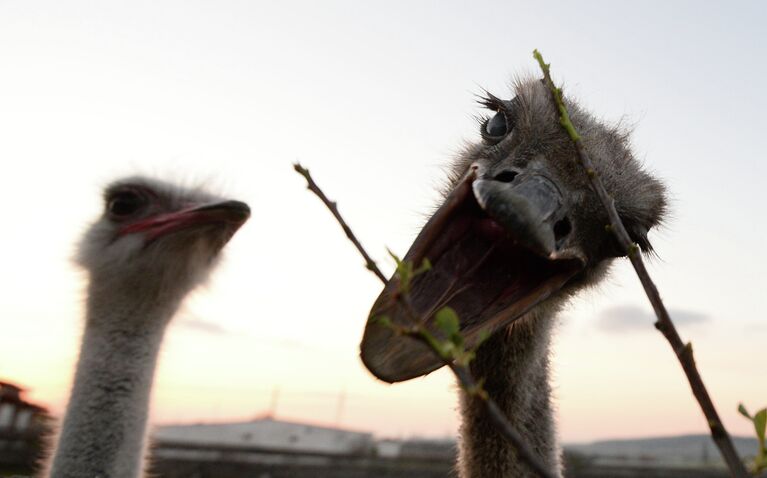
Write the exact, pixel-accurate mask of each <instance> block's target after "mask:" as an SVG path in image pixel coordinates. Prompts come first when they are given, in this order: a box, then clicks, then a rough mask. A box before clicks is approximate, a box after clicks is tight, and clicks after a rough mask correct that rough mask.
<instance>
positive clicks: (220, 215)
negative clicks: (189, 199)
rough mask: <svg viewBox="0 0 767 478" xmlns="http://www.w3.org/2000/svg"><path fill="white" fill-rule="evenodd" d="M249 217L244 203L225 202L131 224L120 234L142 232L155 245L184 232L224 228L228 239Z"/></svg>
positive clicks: (191, 208) (187, 209)
mask: <svg viewBox="0 0 767 478" xmlns="http://www.w3.org/2000/svg"><path fill="white" fill-rule="evenodd" d="M249 217H250V207H248V205H247V204H245V203H244V202H240V201H221V202H215V203H210V204H203V205H201V206H195V207H190V208H186V209H181V210H180V211H175V212H171V213H167V214H160V215H157V216H152V217H149V218H147V219H144V220H142V221H138V222H134V223H131V224H127V225H126V226H125V227H123V228H122V229H121V230H120V235H124V234H130V233H136V232H141V233H144V234H146V237H147V242H151V241H153V240H155V239H157V238H159V237H162V236H166V235H168V234H170V233H173V232H176V231H180V230H185V229H190V228H195V227H200V226H220V227H221V229H223V230H224V232H225V233H227V234H228V237H227V239H228V238H229V237H231V236H232V235H233V234H234V233H235V232H236V231H237V229H239V228H240V226H242V225H243V224H244V223H245V221H247V220H248V218H249Z"/></svg>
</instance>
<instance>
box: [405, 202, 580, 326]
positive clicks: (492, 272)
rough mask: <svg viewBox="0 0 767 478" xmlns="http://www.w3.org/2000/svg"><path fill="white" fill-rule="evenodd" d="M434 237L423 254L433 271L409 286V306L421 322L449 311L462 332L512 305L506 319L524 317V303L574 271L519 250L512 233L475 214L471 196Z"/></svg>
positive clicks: (479, 211) (562, 263)
mask: <svg viewBox="0 0 767 478" xmlns="http://www.w3.org/2000/svg"><path fill="white" fill-rule="evenodd" d="M437 233H438V234H439V236H438V237H437V238H436V240H435V241H434V243H433V245H432V247H431V248H430V250H429V251H424V254H423V255H424V256H425V257H427V258H429V260H430V261H431V263H432V268H431V270H430V271H429V272H428V273H425V274H422V275H420V276H418V277H416V279H415V280H414V281H413V284H412V288H411V302H412V304H413V308H414V309H415V311H416V312H417V313H418V316H419V317H422V318H425V319H426V320H428V318H429V317H431V316H432V315H433V314H434V313H435V312H436V311H437V310H439V309H440V308H442V307H444V306H449V307H451V308H453V309H454V310H455V311H456V313H457V314H458V316H459V317H460V318H461V328H462V329H463V330H465V331H467V332H469V331H472V330H471V329H473V328H474V327H475V326H482V325H483V320H482V319H483V318H485V319H489V318H492V317H495V316H496V315H498V314H500V313H502V312H504V310H505V309H507V308H508V307H510V306H511V305H512V304H519V305H521V307H514V308H513V310H511V311H509V313H514V312H517V313H523V312H524V311H526V310H527V309H528V308H529V305H532V304H528V303H527V302H529V301H526V300H525V298H526V297H529V296H530V295H531V294H533V293H534V292H535V290H536V289H537V288H539V287H541V286H545V285H546V284H547V281H548V279H550V278H553V277H557V276H560V275H562V274H563V273H567V272H568V271H569V270H571V269H572V266H573V264H568V261H552V260H550V259H548V258H544V257H541V256H539V255H537V254H535V253H533V252H532V251H530V250H528V249H527V248H525V247H524V246H522V245H520V244H519V243H518V242H517V241H516V240H515V239H514V236H513V233H511V232H510V231H507V230H505V229H504V228H503V227H502V226H501V225H500V224H499V223H498V222H496V221H495V220H494V219H492V218H491V217H489V216H488V215H487V214H486V213H485V212H484V211H483V210H482V209H481V208H480V206H479V205H478V204H477V202H476V200H475V199H474V196H473V195H472V194H468V195H466V198H465V200H464V201H463V202H462V203H461V204H460V206H459V207H458V208H457V209H456V211H455V212H454V213H453V220H452V221H450V222H449V223H448V224H447V225H446V227H445V230H443V231H442V232H441V233H439V231H438V232H437ZM406 259H407V258H406ZM568 278H569V277H568ZM534 295H535V296H536V297H537V298H539V299H540V297H538V295H537V294H534ZM536 302H537V301H536ZM504 315H505V314H504ZM487 325H488V326H492V325H493V324H492V323H488V324H487Z"/></svg>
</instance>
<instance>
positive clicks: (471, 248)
mask: <svg viewBox="0 0 767 478" xmlns="http://www.w3.org/2000/svg"><path fill="white" fill-rule="evenodd" d="M514 92H515V96H514V98H513V99H512V100H502V99H499V98H497V97H495V96H493V95H490V94H488V95H486V97H484V98H483V99H482V100H481V103H482V104H483V105H484V106H485V107H487V108H488V109H489V110H490V111H491V112H493V113H494V114H493V116H491V117H489V118H486V119H483V120H482V121H481V125H480V135H481V141H478V142H476V143H474V144H471V145H468V146H467V147H466V148H465V149H464V151H463V152H462V153H461V154H460V156H459V157H458V158H457V159H456V160H455V161H454V162H453V164H452V167H451V168H450V174H449V180H448V187H447V188H446V191H445V201H444V203H443V205H442V206H440V207H439V209H437V211H436V212H435V213H434V215H433V216H432V217H431V219H429V221H428V222H427V224H426V225H425V226H424V228H423V229H422V231H421V232H420V233H419V235H418V237H417V238H416V240H415V241H414V243H413V245H412V246H411V248H410V250H409V251H408V253H407V255H406V256H405V260H409V261H412V262H413V263H414V264H415V265H418V264H419V263H420V262H421V261H422V260H423V259H424V258H428V259H430V261H431V263H432V268H431V270H430V271H428V272H426V273H424V274H422V275H420V276H418V277H416V279H415V280H414V281H413V283H412V284H411V292H410V294H411V295H410V299H411V304H412V308H413V309H414V310H415V312H417V314H418V316H419V317H426V319H425V320H426V325H427V326H428V327H429V328H430V329H431V330H432V331H433V333H435V334H439V333H440V332H439V331H438V330H437V329H436V328H435V326H434V324H433V323H432V322H431V321H430V319H429V317H431V316H432V314H433V313H434V312H435V311H436V310H438V309H439V308H441V307H443V306H446V305H447V306H450V307H452V308H453V309H454V310H455V311H456V312H457V313H458V315H459V316H460V318H461V331H462V333H463V335H464V337H465V338H466V340H467V343H468V344H469V345H472V344H476V343H478V340H479V337H480V335H481V332H482V331H486V332H490V333H491V336H490V338H489V339H488V340H487V341H486V342H484V343H482V344H481V345H480V347H479V348H478V350H477V352H476V358H475V360H474V361H473V362H472V363H471V366H470V368H471V371H472V373H473V375H474V376H475V377H477V378H482V379H484V380H485V382H484V388H485V389H486V391H487V392H488V393H489V395H490V396H491V397H492V398H493V399H494V400H495V401H496V402H497V403H498V405H499V406H500V407H501V409H502V410H504V412H505V413H506V416H507V417H508V418H509V419H510V420H511V421H512V423H513V424H514V425H515V426H516V428H517V430H518V431H519V432H520V433H521V434H522V435H523V437H524V438H525V440H526V442H527V443H528V444H529V445H530V446H531V447H532V448H533V449H534V450H536V451H537V452H538V454H539V455H540V458H541V460H542V463H544V464H545V465H547V466H548V468H549V469H550V470H556V472H557V473H561V463H560V451H559V449H558V446H557V443H556V436H555V435H556V434H555V429H554V420H553V417H552V405H551V399H550V393H551V388H550V385H549V344H550V338H551V335H552V333H553V330H554V325H555V315H556V314H557V312H558V311H559V310H560V309H561V308H562V307H563V306H564V305H565V304H566V303H567V301H568V299H569V298H570V297H572V296H573V295H574V294H575V293H576V292H577V291H580V290H582V289H584V288H586V287H588V286H591V285H594V284H596V283H597V282H599V281H600V280H601V279H602V278H604V277H605V275H606V272H607V270H608V268H609V265H610V263H611V262H612V260H613V259H614V258H616V257H618V256H621V255H622V253H621V251H620V248H619V246H618V244H617V241H616V240H615V239H614V238H613V237H612V234H610V233H608V232H607V231H606V229H605V225H606V224H608V223H609V221H608V218H607V214H606V212H605V211H604V209H603V207H602V205H601V204H600V202H599V200H598V198H597V196H596V194H595V193H594V192H593V190H592V189H591V187H590V186H589V183H588V178H587V176H586V173H585V172H584V171H583V169H582V168H581V166H580V165H579V164H578V161H577V153H576V150H575V148H574V146H573V144H572V142H571V141H570V139H569V138H568V136H567V135H566V133H565V132H564V130H563V129H562V128H561V126H560V125H559V122H558V113H557V111H556V110H555V108H554V106H553V104H552V101H551V97H550V96H549V95H550V93H549V91H548V90H547V89H546V87H545V85H544V84H543V83H542V82H541V81H538V80H521V81H518V82H516V84H515V85H514ZM568 108H569V109H570V111H571V117H572V120H573V123H574V124H575V126H576V127H577V128H578V131H579V132H580V133H581V135H582V136H583V139H584V142H585V144H586V145H587V147H588V148H589V150H590V152H591V155H592V157H593V161H594V163H595V167H596V170H597V173H598V174H600V175H601V177H602V180H603V182H604V184H605V187H606V188H607V190H608V192H609V193H610V194H611V195H612V196H613V198H614V199H615V203H616V207H617V209H618V212H619V214H620V215H621V218H622V220H623V222H624V223H625V225H626V228H627V230H628V231H629V234H630V235H631V237H632V239H633V240H634V242H636V243H637V244H638V245H639V246H640V248H641V249H642V250H643V251H649V250H651V245H650V243H649V241H648V238H647V232H648V230H649V229H650V228H651V227H653V226H655V225H657V224H659V223H660V221H661V219H662V218H663V215H664V212H665V210H666V199H665V190H664V186H663V184H662V183H661V182H660V181H659V180H658V179H656V178H654V177H653V176H651V175H650V174H648V173H647V172H646V171H644V170H643V168H642V166H641V164H640V163H639V162H638V161H637V160H636V159H635V158H634V156H633V155H632V153H631V150H630V146H629V138H628V134H627V133H625V132H624V131H622V130H621V129H620V128H618V127H610V126H605V125H604V124H602V123H600V122H599V121H597V120H596V119H595V118H594V117H592V116H591V115H589V114H588V113H586V112H585V111H584V110H583V109H581V108H580V107H578V105H576V104H574V103H573V102H571V101H568ZM396 290H397V284H396V280H392V281H390V282H389V284H388V285H387V286H386V287H385V288H384V290H383V292H382V293H381V295H380V296H379V298H378V299H377V301H376V303H375V304H374V305H373V308H372V310H371V314H370V317H371V318H372V317H380V316H384V315H385V316H387V317H388V318H389V320H390V321H392V322H394V323H399V324H407V323H409V319H408V317H411V316H412V315H411V314H409V313H408V311H406V310H403V308H402V307H401V306H400V305H399V302H397V301H395V300H394V294H395V291H396ZM361 358H362V360H363V362H364V363H365V365H366V366H367V367H368V369H369V370H370V371H371V372H372V373H373V374H374V375H375V376H377V377H378V378H380V379H381V380H384V381H386V382H390V383H391V382H398V381H403V380H408V379H410V378H414V377H417V376H420V375H424V374H426V373H429V372H431V371H433V370H435V369H437V368H439V367H440V366H441V365H442V363H441V362H440V361H439V360H438V359H437V358H436V357H435V355H434V354H433V353H432V352H431V351H430V350H428V349H427V348H426V347H425V346H424V345H423V344H422V343H420V342H418V341H415V340H414V339H412V338H409V337H406V336H399V335H397V334H395V333H394V332H393V331H392V329H391V327H386V326H385V325H383V324H382V323H381V321H376V320H369V321H368V323H367V325H366V327H365V333H364V335H363V339H362V344H361ZM461 414H462V424H461V429H460V434H461V437H460V443H459V457H458V464H457V468H458V474H459V475H460V476H461V477H464V478H469V477H483V478H493V477H524V476H530V473H531V472H530V471H529V470H528V468H527V467H526V466H525V465H524V464H522V463H520V462H519V461H518V460H517V458H516V455H515V452H514V450H513V448H512V447H511V446H510V445H509V444H508V443H507V442H506V441H505V440H504V438H503V437H502V436H501V435H500V434H499V433H498V432H497V431H496V429H495V428H494V426H493V424H492V422H491V421H490V420H489V418H488V416H487V415H486V413H485V411H484V408H483V405H482V403H481V402H480V401H479V399H477V398H475V397H472V396H470V395H468V394H467V393H464V392H461Z"/></svg>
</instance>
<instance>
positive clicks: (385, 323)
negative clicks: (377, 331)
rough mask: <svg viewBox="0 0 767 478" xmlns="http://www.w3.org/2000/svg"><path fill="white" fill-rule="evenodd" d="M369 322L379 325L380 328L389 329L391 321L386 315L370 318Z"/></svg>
mask: <svg viewBox="0 0 767 478" xmlns="http://www.w3.org/2000/svg"><path fill="white" fill-rule="evenodd" d="M370 322H372V323H375V324H378V325H380V326H381V327H389V328H390V327H391V326H392V323H391V319H389V317H388V316H386V315H377V316H375V317H371V318H370Z"/></svg>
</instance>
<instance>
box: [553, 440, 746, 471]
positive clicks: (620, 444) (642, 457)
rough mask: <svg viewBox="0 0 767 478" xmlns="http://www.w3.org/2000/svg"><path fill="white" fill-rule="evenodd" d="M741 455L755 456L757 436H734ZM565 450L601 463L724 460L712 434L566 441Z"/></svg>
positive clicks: (684, 463)
mask: <svg viewBox="0 0 767 478" xmlns="http://www.w3.org/2000/svg"><path fill="white" fill-rule="evenodd" d="M733 443H734V444H735V448H736V449H737V450H738V453H739V454H740V456H741V457H744V458H746V457H753V456H754V454H755V453H756V450H757V441H756V438H746V437H733ZM564 448H565V452H566V453H575V454H578V455H580V456H582V457H584V458H587V459H589V460H590V461H592V462H594V463H598V464H612V465H618V464H626V465H629V464H630V465H643V466H715V465H720V464H722V463H723V462H722V459H721V457H720V455H719V449H718V448H717V447H716V445H715V444H714V441H713V440H712V439H711V437H710V436H709V435H681V436H672V437H658V438H640V439H626V440H602V441H596V442H593V443H587V444H566V445H565V446H564Z"/></svg>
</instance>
